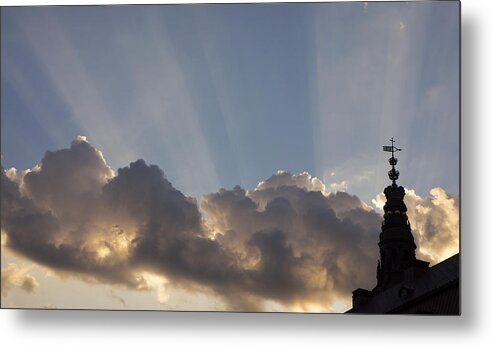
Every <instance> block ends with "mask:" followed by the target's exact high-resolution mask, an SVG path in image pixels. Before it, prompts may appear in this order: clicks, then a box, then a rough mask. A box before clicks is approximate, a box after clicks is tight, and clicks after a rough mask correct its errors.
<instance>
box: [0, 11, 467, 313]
mask: <svg viewBox="0 0 492 347" xmlns="http://www.w3.org/2000/svg"><path fill="white" fill-rule="evenodd" d="M1 155H2V157H1V308H2V309H51V310H57V309H59V310H62V309H81V310H129V311H131V310H140V311H141V310H145V311H147V310H152V311H228V312H296V313H347V314H351V315H355V314H422V315H459V314H460V176H459V173H460V3H459V2H458V1H418V2H412V1H410V2H370V1H369V2H360V1H358V2H324V3H323V2H322V3H303V2H299V3H244V4H179V5H170V4H167V5H166V4H162V5H98V6H25V7H15V6H12V7H2V8H1Z"/></svg>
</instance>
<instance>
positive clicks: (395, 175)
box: [383, 138, 401, 187]
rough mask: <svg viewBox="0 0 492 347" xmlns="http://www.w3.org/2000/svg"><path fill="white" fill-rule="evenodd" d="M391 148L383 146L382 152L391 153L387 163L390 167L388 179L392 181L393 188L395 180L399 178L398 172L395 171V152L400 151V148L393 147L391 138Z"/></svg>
mask: <svg viewBox="0 0 492 347" xmlns="http://www.w3.org/2000/svg"><path fill="white" fill-rule="evenodd" d="M390 141H391V146H383V151H385V152H391V158H389V160H388V162H389V163H390V165H391V170H389V171H388V176H389V179H390V180H392V181H393V186H394V187H396V180H397V179H398V177H399V176H400V172H398V170H396V169H395V165H396V164H397V163H398V159H397V158H395V152H398V151H401V148H396V147H395V140H394V139H393V138H391V140H390Z"/></svg>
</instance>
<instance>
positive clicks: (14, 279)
mask: <svg viewBox="0 0 492 347" xmlns="http://www.w3.org/2000/svg"><path fill="white" fill-rule="evenodd" d="M28 270H29V269H27V268H19V266H18V265H17V264H13V263H9V264H8V265H7V266H6V267H4V268H2V297H6V296H7V295H8V292H9V291H10V290H11V289H13V288H20V289H22V290H23V291H25V292H26V293H32V292H34V290H35V289H36V288H37V287H39V283H38V281H37V280H36V278H34V277H33V276H32V275H29V274H28V273H27V271H28Z"/></svg>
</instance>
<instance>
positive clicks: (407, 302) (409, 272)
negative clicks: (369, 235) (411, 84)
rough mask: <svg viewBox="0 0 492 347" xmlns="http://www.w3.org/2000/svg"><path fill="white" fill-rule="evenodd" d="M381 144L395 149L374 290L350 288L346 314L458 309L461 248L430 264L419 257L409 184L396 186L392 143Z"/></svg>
mask: <svg viewBox="0 0 492 347" xmlns="http://www.w3.org/2000/svg"><path fill="white" fill-rule="evenodd" d="M390 141H391V146H383V151H385V152H391V157H390V158H389V160H388V161H389V164H390V165H391V170H389V171H388V177H389V179H390V180H391V181H392V183H391V184H390V185H389V186H387V187H386V188H385V189H384V195H385V197H386V203H385V204H384V207H383V210H384V214H383V221H382V225H381V233H380V234H379V242H378V246H379V260H378V263H377V268H376V279H377V284H376V286H375V287H374V288H373V289H372V290H371V291H369V290H366V289H362V288H359V289H356V290H354V291H353V292H352V306H353V307H352V309H351V310H349V311H347V312H348V313H425V314H431V313H434V314H459V253H458V254H456V255H454V256H453V257H450V258H448V259H446V260H445V261H443V262H441V263H439V264H437V265H435V266H433V267H432V268H429V262H426V261H423V260H419V259H417V258H416V256H415V250H416V248H417V247H416V245H415V240H414V238H413V235H412V230H411V226H410V222H409V220H408V216H407V206H406V205H405V202H404V197H405V189H404V188H403V187H402V186H398V185H397V183H396V181H397V180H398V178H399V176H400V173H399V172H398V170H396V165H397V163H398V159H397V158H396V157H395V152H399V151H401V149H400V148H396V147H395V146H394V143H395V140H394V139H393V138H391V140H390Z"/></svg>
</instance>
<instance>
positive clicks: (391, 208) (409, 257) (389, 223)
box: [375, 138, 416, 290]
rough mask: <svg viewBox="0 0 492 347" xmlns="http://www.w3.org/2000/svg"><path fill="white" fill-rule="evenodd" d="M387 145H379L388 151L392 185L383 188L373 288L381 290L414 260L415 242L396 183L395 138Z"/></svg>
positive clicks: (399, 278)
mask: <svg viewBox="0 0 492 347" xmlns="http://www.w3.org/2000/svg"><path fill="white" fill-rule="evenodd" d="M390 141H391V146H383V151H385V152H391V157H390V158H389V160H388V162H389V164H390V165H391V170H389V171H388V177H389V179H390V180H391V181H392V184H391V185H389V186H387V187H386V188H385V189H384V195H385V196H386V203H385V204H384V215H383V223H382V226H381V233H380V234H379V243H378V245H379V252H380V262H379V263H378V267H377V279H378V284H377V286H376V288H375V290H384V289H386V288H388V287H390V286H391V285H393V284H395V283H398V282H400V281H401V280H402V279H403V277H404V271H405V270H406V269H408V268H409V267H411V266H412V264H413V263H414V261H415V259H416V258H415V248H416V246H415V241H414V239H413V235H412V231H411V229H410V222H409V221H408V217H407V207H406V205H405V202H404V201H403V198H404V196H405V189H404V188H403V187H401V186H398V185H397V184H396V180H397V179H398V177H399V175H400V173H399V172H398V170H396V169H395V166H396V164H397V163H398V159H397V158H395V152H398V151H401V149H400V148H396V147H395V145H394V143H395V140H394V139H393V138H391V140H390Z"/></svg>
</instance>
